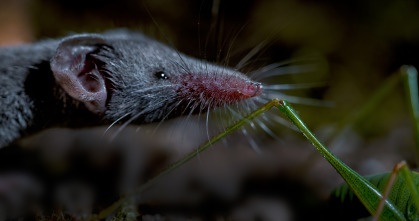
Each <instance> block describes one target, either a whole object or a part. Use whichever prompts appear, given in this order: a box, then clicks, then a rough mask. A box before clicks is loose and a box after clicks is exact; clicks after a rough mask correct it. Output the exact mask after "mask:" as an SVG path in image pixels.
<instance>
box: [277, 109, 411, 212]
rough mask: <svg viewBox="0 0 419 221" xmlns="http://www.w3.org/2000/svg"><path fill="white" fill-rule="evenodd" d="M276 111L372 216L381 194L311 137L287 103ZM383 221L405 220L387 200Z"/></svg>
mask: <svg viewBox="0 0 419 221" xmlns="http://www.w3.org/2000/svg"><path fill="white" fill-rule="evenodd" d="M278 109H279V110H281V111H282V112H283V113H285V115H287V117H288V118H289V119H290V120H291V121H292V122H293V123H294V124H295V125H296V126H297V127H298V129H299V130H300V131H301V132H302V133H303V134H304V136H305V137H307V139H308V140H309V141H310V142H311V143H312V144H313V145H314V146H315V147H316V148H317V150H318V151H319V152H320V153H321V154H322V155H323V156H324V157H325V158H326V160H327V161H329V163H330V164H331V165H332V166H333V167H334V168H335V169H336V170H337V172H338V173H339V174H340V175H341V176H342V178H343V179H344V180H345V181H346V182H347V183H348V185H349V186H350V188H351V189H352V190H353V191H354V193H355V194H356V195H357V196H358V198H359V199H360V201H361V202H362V203H363V204H364V206H365V207H366V208H367V210H368V211H369V212H370V213H371V214H374V213H375V210H376V208H377V206H378V204H379V201H380V199H381V194H380V192H378V190H377V189H376V188H375V187H374V186H373V185H372V184H371V183H370V182H369V181H367V180H366V179H365V178H363V177H362V176H360V175H359V174H358V173H356V172H355V171H353V170H352V169H351V168H349V167H348V166H347V165H346V164H344V163H343V162H342V161H340V160H339V159H338V158H336V157H335V156H334V155H333V154H332V153H331V152H330V151H329V150H328V149H327V148H326V147H324V146H323V144H322V143H321V142H320V141H319V140H318V139H317V138H316V137H315V136H314V135H313V133H312V132H311V131H310V130H309V129H308V128H307V126H306V125H305V124H304V122H303V121H302V120H301V119H300V118H299V117H298V115H297V114H296V112H295V111H294V109H292V107H291V106H290V104H289V103H288V102H287V101H280V105H279V106H278ZM381 219H383V220H406V219H405V217H404V216H403V214H401V213H400V211H398V210H397V208H396V207H395V206H394V205H393V204H392V203H391V202H390V201H388V200H386V202H385V207H384V210H383V213H382V214H381Z"/></svg>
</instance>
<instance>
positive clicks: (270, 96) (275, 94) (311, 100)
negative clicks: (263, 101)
mask: <svg viewBox="0 0 419 221" xmlns="http://www.w3.org/2000/svg"><path fill="white" fill-rule="evenodd" d="M264 96H266V98H267V99H268V100H267V101H269V100H272V99H276V98H279V99H281V100H287V101H289V102H291V103H296V104H305V105H311V106H319V107H333V106H334V103H333V102H332V101H325V100H319V99H314V98H305V97H297V96H292V95H287V94H284V93H280V92H272V93H270V94H265V95H264Z"/></svg>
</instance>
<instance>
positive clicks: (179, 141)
mask: <svg viewBox="0 0 419 221" xmlns="http://www.w3.org/2000/svg"><path fill="white" fill-rule="evenodd" d="M114 28H129V29H132V30H140V31H142V32H144V33H146V34H147V35H150V36H152V37H154V38H156V39H158V40H160V41H162V42H165V43H166V44H168V45H171V46H173V47H175V48H177V49H178V50H179V51H181V52H183V53H185V54H188V55H192V56H194V57H198V58H202V59H206V60H209V61H212V62H217V63H220V64H222V65H229V66H232V67H234V66H235V65H237V64H238V63H240V61H242V59H243V58H244V57H245V56H246V55H248V54H249V53H252V51H255V52H256V53H255V55H254V56H252V57H251V59H249V62H247V63H246V65H245V66H244V67H243V69H242V70H243V71H244V72H250V71H255V70H258V69H260V68H262V67H264V66H266V65H269V64H273V63H277V62H284V61H285V64H286V65H285V67H293V68H294V69H295V70H296V71H297V72H298V70H301V71H302V72H303V71H304V68H303V67H304V64H306V63H310V64H315V67H317V68H316V69H314V70H312V71H310V73H305V74H303V75H299V74H295V75H290V76H288V77H284V82H285V83H297V84H298V83H310V82H311V83H312V82H327V84H326V85H325V86H322V87H320V88H310V89H307V90H303V91H290V93H291V94H293V95H295V96H303V97H306V98H313V99H317V100H320V101H324V102H317V103H316V104H317V105H304V104H298V103H299V102H297V104H295V106H294V107H295V109H297V110H298V112H299V114H300V116H301V117H302V118H303V120H304V121H305V122H306V123H307V125H309V127H310V128H312V129H313V131H314V132H315V133H316V135H318V137H319V138H320V139H321V140H323V141H324V142H325V144H326V145H327V146H328V147H330V149H331V150H332V152H333V153H334V154H336V155H337V156H338V157H339V158H340V159H342V160H343V161H344V162H345V163H347V164H348V165H349V166H350V167H352V168H353V169H354V170H355V171H357V172H359V173H360V174H361V175H371V174H376V173H380V172H384V171H390V170H391V169H392V168H393V166H394V165H395V164H396V163H398V162H400V161H401V160H406V161H407V162H408V164H409V166H410V167H411V168H417V162H418V161H417V159H416V155H417V153H416V151H415V142H414V137H413V132H412V125H411V120H410V116H409V111H408V108H407V102H406V96H405V93H404V88H403V87H402V84H401V83H399V84H396V86H395V87H394V88H393V89H391V90H389V91H387V93H386V94H385V96H384V99H382V100H375V101H372V100H371V99H370V98H371V96H372V95H373V93H374V92H375V91H377V90H378V89H379V88H380V87H382V86H383V85H385V82H386V80H388V79H389V78H390V77H391V76H394V75H395V74H397V73H396V72H397V70H398V68H399V67H400V66H402V65H404V64H407V65H414V66H416V67H418V65H419V55H418V49H419V2H417V1H414V0H400V1H361V0H355V1H332V0H323V1H311V0H299V1H298V0H275V1H274V0H258V1H256V0H244V1H223V0H219V1H215V0H214V1H210V0H199V1H196V0H177V1H170V0H153V1H151V0H150V1H141V0H136V1H135V0H120V1H112V0H101V1H99V0H90V1H88V0H83V1H81V0H71V1H70V0H60V1H56V0H14V1H12V0H0V45H2V46H11V45H18V44H23V43H31V42H35V41H37V40H40V39H45V38H59V37H63V36H65V35H68V34H72V33H80V32H101V31H104V30H108V29H114ZM256 49H257V50H256ZM292 61H297V62H292ZM268 84H269V82H268ZM365 105H371V106H372V108H370V109H366V110H367V111H363V112H362V111H361V110H363V107H365ZM360 111H361V112H360ZM270 114H276V115H280V114H279V112H278V111H276V112H271V113H270ZM269 116H272V115H267V117H269ZM256 124H257V123H256ZM156 126H157V125H145V126H141V127H140V126H131V127H129V128H127V129H126V130H124V132H123V133H121V134H120V135H119V136H118V137H117V139H116V140H115V142H113V143H112V144H109V143H105V142H103V140H102V139H101V136H102V134H103V132H104V130H105V129H106V128H101V127H99V128H93V129H79V130H70V129H65V128H56V129H51V130H46V131H45V132H42V133H40V134H38V135H35V136H33V137H30V138H28V139H25V140H22V141H21V142H19V143H18V144H15V145H14V146H13V147H7V148H4V149H2V150H0V158H1V159H2V160H1V162H2V163H1V164H2V166H1V168H2V169H1V172H2V176H1V177H0V184H1V185H0V187H1V188H0V196H1V199H4V200H3V201H4V202H2V203H0V210H1V211H5V212H4V213H2V214H8V215H4V217H19V216H26V217H30V218H34V217H35V219H49V218H52V217H53V218H55V219H62V220H66V219H74V218H75V219H79V218H83V217H86V216H88V215H91V214H94V213H98V212H99V211H101V209H103V208H105V207H107V206H109V205H110V204H111V203H112V202H114V201H115V200H117V199H118V198H119V197H120V196H121V195H124V194H129V192H131V191H133V189H135V187H137V186H138V185H140V184H141V183H144V181H145V180H147V179H149V178H151V177H152V176H153V175H155V174H156V173H157V172H158V171H160V170H162V169H163V168H166V167H167V166H168V165H170V163H173V162H175V161H176V160H177V159H179V158H180V157H181V156H183V155H185V154H186V153H188V152H189V151H192V150H194V149H195V148H197V147H198V146H199V145H200V144H202V143H203V142H205V141H206V140H207V133H206V127H205V124H202V119H199V118H192V119H189V120H188V122H187V123H185V119H182V118H181V119H175V120H172V121H168V122H167V123H163V124H161V125H159V127H158V128H157V129H156ZM214 127H215V129H214V130H211V132H213V131H221V130H222V128H220V127H218V128H217V126H216V125H215V126H214ZM197 128H198V129H197ZM217 129H218V130H217ZM272 130H274V131H275V137H270V136H267V134H266V132H264V131H263V130H253V129H250V130H249V132H250V133H249V134H248V135H246V136H245V135H243V134H241V133H235V134H233V135H232V136H231V137H229V138H227V139H225V140H224V141H223V142H221V143H219V144H216V145H215V146H214V147H211V149H210V150H208V151H206V152H204V153H201V154H200V155H199V157H198V158H197V159H195V160H193V161H192V162H190V163H188V165H185V166H184V167H182V168H180V169H178V170H177V171H175V172H174V173H172V174H170V175H169V176H168V177H166V178H165V179H164V180H162V181H161V182H160V183H159V184H158V185H156V186H153V187H152V188H151V189H149V190H147V191H146V192H144V193H143V194H141V195H139V196H136V197H135V200H134V202H131V204H130V206H126V207H124V209H122V210H120V212H119V213H118V214H116V216H117V217H118V216H119V218H121V217H125V218H129V217H136V218H137V219H138V220H164V219H168V220H171V219H178V220H184V219H189V220H305V219H308V218H310V219H315V218H317V219H323V220H327V219H331V220H332V219H333V220H335V219H342V217H341V216H342V214H336V213H335V212H334V211H335V210H334V209H331V208H332V207H331V206H330V205H329V204H328V202H327V198H328V197H329V193H330V192H331V191H332V190H333V189H334V188H335V187H337V186H338V185H339V184H340V183H342V180H341V178H340V177H339V175H338V174H337V173H336V172H335V171H334V169H333V168H332V167H331V166H330V165H329V164H328V163H327V162H326V161H325V160H324V159H323V158H322V157H321V156H320V154H318V153H317V152H316V151H315V148H314V147H312V146H311V145H310V143H309V142H308V141H306V140H305V139H304V137H303V136H302V135H300V134H299V133H297V132H295V131H293V130H291V129H289V128H287V127H284V126H278V127H277V126H274V127H273V128H272ZM243 138H244V139H243ZM249 141H250V143H252V142H253V141H254V142H255V143H256V144H257V150H255V146H254V145H253V147H252V145H250V144H249ZM348 210H349V211H350V212H351V211H352V212H353V211H354V210H351V209H348ZM127 211H128V212H127ZM113 215H115V214H113ZM130 215H131V216H130ZM4 217H3V218H4ZM343 217H344V218H347V219H348V220H351V219H353V218H352V217H349V216H345V215H343ZM0 218H1V217H0Z"/></svg>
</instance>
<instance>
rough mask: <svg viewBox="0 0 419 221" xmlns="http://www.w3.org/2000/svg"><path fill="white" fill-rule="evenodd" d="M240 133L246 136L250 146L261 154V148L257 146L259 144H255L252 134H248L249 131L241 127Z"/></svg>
mask: <svg viewBox="0 0 419 221" xmlns="http://www.w3.org/2000/svg"><path fill="white" fill-rule="evenodd" d="M242 133H243V135H244V136H245V137H246V138H247V140H248V142H249V144H250V147H252V149H253V150H254V151H255V152H256V153H257V154H259V155H262V150H261V149H260V148H259V146H258V145H257V144H256V142H255V140H254V139H253V137H252V136H249V133H248V132H247V130H246V128H244V127H242Z"/></svg>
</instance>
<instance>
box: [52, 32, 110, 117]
mask: <svg viewBox="0 0 419 221" xmlns="http://www.w3.org/2000/svg"><path fill="white" fill-rule="evenodd" d="M101 45H102V46H103V45H108V44H107V43H106V41H105V40H104V39H103V38H101V37H100V36H96V35H91V34H86V35H78V36H75V37H70V38H66V39H64V40H63V41H62V42H61V43H60V45H59V46H58V48H57V50H56V53H55V56H54V57H53V58H52V60H51V70H52V71H53V73H54V77H55V80H56V82H57V83H58V84H59V85H60V86H61V87H62V88H63V89H64V90H65V91H66V93H67V94H69V95H70V96H71V97H72V98H74V99H76V100H78V101H81V102H83V103H84V104H85V106H86V107H87V108H88V109H89V110H90V111H91V112H93V113H97V114H102V113H104V112H105V111H106V102H107V97H108V96H107V95H108V90H107V88H106V79H105V76H104V75H103V74H102V73H101V72H100V70H99V69H98V65H97V64H96V63H95V60H94V59H93V58H92V57H91V56H89V55H90V54H91V53H93V52H95V51H97V50H98V49H100V47H101Z"/></svg>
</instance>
